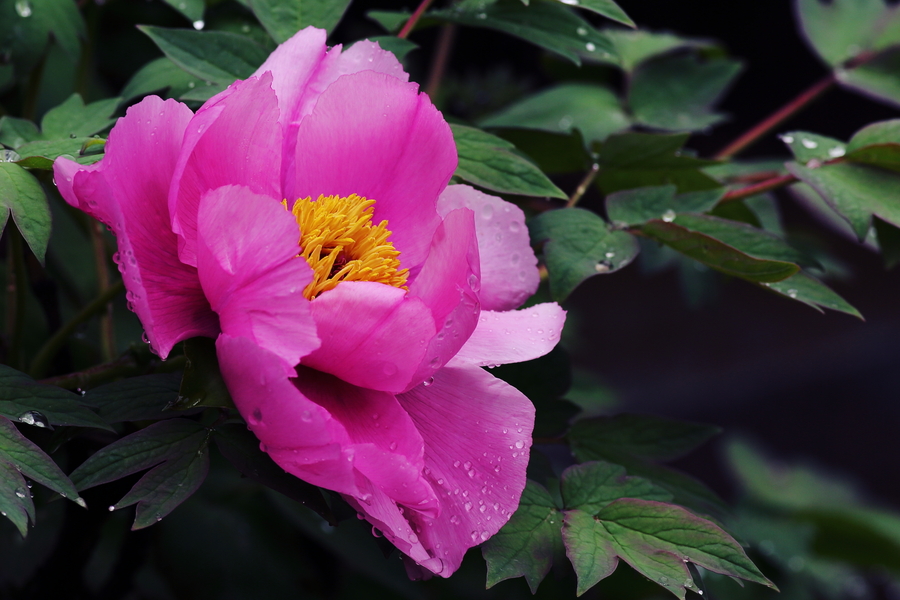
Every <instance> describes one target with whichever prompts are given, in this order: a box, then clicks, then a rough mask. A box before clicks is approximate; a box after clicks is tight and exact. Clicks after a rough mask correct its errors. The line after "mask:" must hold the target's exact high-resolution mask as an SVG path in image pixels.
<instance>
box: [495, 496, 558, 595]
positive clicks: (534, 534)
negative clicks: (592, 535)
mask: <svg viewBox="0 0 900 600" xmlns="http://www.w3.org/2000/svg"><path fill="white" fill-rule="evenodd" d="M561 528H562V514H561V513H560V511H559V509H557V507H556V504H555V503H554V502H553V498H551V497H550V493H549V492H548V491H547V490H546V489H545V488H544V487H543V486H541V485H540V484H537V483H535V482H533V481H528V483H527V484H526V485H525V490H524V491H523V492H522V499H521V500H520V501H519V508H518V509H517V510H516V512H515V513H514V514H513V516H512V517H511V518H510V520H509V522H507V523H506V525H504V526H503V528H502V529H500V531H498V532H497V533H496V534H494V536H493V537H492V538H490V539H489V540H488V541H487V542H485V543H484V544H482V546H481V552H482V554H483V555H484V559H485V561H486V562H487V587H489V588H490V587H493V586H494V585H496V584H497V583H499V582H501V581H503V580H505V579H511V578H513V577H525V580H526V581H527V582H528V587H529V588H531V593H535V592H536V591H537V588H538V585H540V583H541V581H543V580H544V577H546V575H547V573H548V572H549V571H550V567H551V566H552V565H553V556H554V554H556V553H559V554H562V542H561V539H560V529H561Z"/></svg>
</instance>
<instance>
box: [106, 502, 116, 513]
mask: <svg viewBox="0 0 900 600" xmlns="http://www.w3.org/2000/svg"><path fill="white" fill-rule="evenodd" d="M106 510H108V511H109V512H112V511H114V510H116V507H115V506H113V505H111V504H110V505H109V508H107V509H106Z"/></svg>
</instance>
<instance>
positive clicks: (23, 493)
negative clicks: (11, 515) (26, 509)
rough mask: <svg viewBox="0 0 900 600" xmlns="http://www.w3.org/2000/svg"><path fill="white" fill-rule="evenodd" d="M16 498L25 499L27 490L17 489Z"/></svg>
mask: <svg viewBox="0 0 900 600" xmlns="http://www.w3.org/2000/svg"><path fill="white" fill-rule="evenodd" d="M16 497H18V498H24V497H25V490H23V489H22V488H19V489H17V490H16Z"/></svg>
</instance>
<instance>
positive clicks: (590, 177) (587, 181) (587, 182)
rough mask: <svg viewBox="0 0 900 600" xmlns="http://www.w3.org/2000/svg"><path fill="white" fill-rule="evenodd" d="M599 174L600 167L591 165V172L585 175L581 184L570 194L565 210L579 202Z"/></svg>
mask: <svg viewBox="0 0 900 600" xmlns="http://www.w3.org/2000/svg"><path fill="white" fill-rule="evenodd" d="M599 172H600V165H598V164H597V163H594V164H593V165H591V170H590V171H588V172H587V175H585V176H584V179H582V180H581V183H579V184H578V187H577V188H575V191H574V192H573V193H572V197H571V198H569V201H568V202H566V208H572V207H573V206H575V205H576V204H578V201H579V200H581V197H582V196H584V193H585V192H586V191H587V189H588V188H589V187H590V186H591V184H592V183H593V182H594V178H595V177H597V173H599Z"/></svg>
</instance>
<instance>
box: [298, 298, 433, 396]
mask: <svg viewBox="0 0 900 600" xmlns="http://www.w3.org/2000/svg"><path fill="white" fill-rule="evenodd" d="M311 308H312V314H313V318H315V320H316V327H317V331H318V335H319V338H320V339H321V340H322V346H321V347H320V348H319V349H318V350H316V351H315V352H313V353H312V354H310V355H309V356H307V357H305V358H303V361H302V363H303V364H304V365H306V366H308V367H312V368H314V369H318V370H320V371H325V372H326V373H331V374H333V375H336V376H337V377H340V378H341V379H343V380H344V381H347V382H349V383H352V384H353V385H358V386H360V387H365V388H371V389H373V390H382V391H387V392H399V391H402V390H403V389H404V388H405V387H406V384H407V382H408V381H409V380H410V378H411V377H412V375H413V373H414V372H415V370H416V368H417V367H418V366H419V363H420V362H421V361H422V357H423V356H425V350H426V344H427V343H428V340H430V339H431V338H433V337H434V335H435V333H436V330H435V326H434V320H433V319H432V316H431V311H430V310H429V309H428V307H427V306H426V305H425V304H424V303H423V302H422V301H421V300H418V299H415V298H409V297H407V293H406V291H405V290H402V289H400V288H395V287H392V286H389V285H385V284H383V283H375V282H372V281H345V282H342V283H340V284H339V285H338V286H337V287H336V288H334V289H333V290H330V291H328V292H325V293H323V294H321V295H320V296H318V297H317V298H316V299H315V300H313V301H312V303H311Z"/></svg>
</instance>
